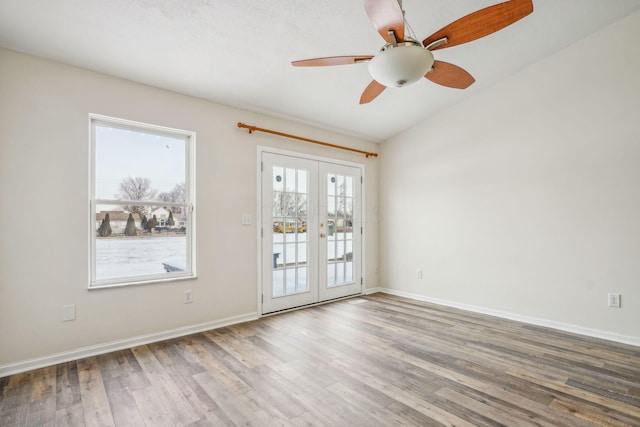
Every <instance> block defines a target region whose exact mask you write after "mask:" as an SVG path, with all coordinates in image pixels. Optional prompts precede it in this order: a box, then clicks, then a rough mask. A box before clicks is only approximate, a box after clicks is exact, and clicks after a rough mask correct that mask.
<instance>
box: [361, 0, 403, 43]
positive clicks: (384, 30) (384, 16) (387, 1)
mask: <svg viewBox="0 0 640 427" xmlns="http://www.w3.org/2000/svg"><path fill="white" fill-rule="evenodd" d="M364 9H365V10H366V11H367V16H369V20H370V21H371V23H372V24H373V26H374V27H375V29H376V30H378V33H380V35H381V36H382V38H383V39H385V40H386V41H387V43H393V42H394V40H393V39H392V38H391V36H389V30H392V31H393V32H394V33H395V37H396V41H398V42H401V41H403V40H404V14H403V13H402V8H401V7H400V4H399V3H398V0H364Z"/></svg>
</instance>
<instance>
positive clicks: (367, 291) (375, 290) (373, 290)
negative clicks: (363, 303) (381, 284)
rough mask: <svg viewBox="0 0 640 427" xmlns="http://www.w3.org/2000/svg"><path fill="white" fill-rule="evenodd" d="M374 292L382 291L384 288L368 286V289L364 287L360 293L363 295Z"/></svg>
mask: <svg viewBox="0 0 640 427" xmlns="http://www.w3.org/2000/svg"><path fill="white" fill-rule="evenodd" d="M376 292H384V288H369V289H365V290H364V291H363V292H362V293H363V294H364V295H371V294H375V293H376Z"/></svg>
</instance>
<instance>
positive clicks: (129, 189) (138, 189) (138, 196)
mask: <svg viewBox="0 0 640 427" xmlns="http://www.w3.org/2000/svg"><path fill="white" fill-rule="evenodd" d="M119 190H120V194H118V195H116V197H118V198H120V199H122V200H152V199H153V198H154V197H155V196H156V194H157V191H156V190H154V189H152V188H151V180H150V179H149V178H143V177H140V176H138V177H135V178H132V177H130V176H128V177H126V178H125V179H123V180H122V182H121V183H120V187H119ZM122 208H123V209H124V210H125V211H128V212H131V213H137V214H138V215H144V211H145V209H144V206H123V207H122Z"/></svg>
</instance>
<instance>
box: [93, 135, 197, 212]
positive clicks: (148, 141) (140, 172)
mask: <svg viewBox="0 0 640 427" xmlns="http://www.w3.org/2000/svg"><path fill="white" fill-rule="evenodd" d="M95 172H96V198H99V199H112V198H114V196H115V195H116V194H118V193H119V190H118V188H119V186H120V183H121V182H122V180H123V179H125V178H126V177H128V176H131V177H132V178H135V177H143V178H149V179H150V180H151V188H153V189H154V190H156V191H157V192H158V193H162V192H170V191H171V190H172V189H173V188H174V187H175V186H176V184H180V183H183V182H185V142H184V139H183V138H174V137H167V136H160V135H152V134H146V133H142V132H135V131H131V130H124V129H117V128H109V127H104V126H100V125H96V165H95Z"/></svg>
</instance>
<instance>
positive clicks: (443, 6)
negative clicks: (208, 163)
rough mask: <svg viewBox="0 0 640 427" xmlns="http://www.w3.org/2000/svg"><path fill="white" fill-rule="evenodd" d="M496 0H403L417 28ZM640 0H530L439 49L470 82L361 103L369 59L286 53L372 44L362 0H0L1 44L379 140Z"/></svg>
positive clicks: (391, 92)
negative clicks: (528, 9) (313, 64)
mask: <svg viewBox="0 0 640 427" xmlns="http://www.w3.org/2000/svg"><path fill="white" fill-rule="evenodd" d="M498 2H499V1H491V0H451V1H447V2H442V1H437V0H404V1H403V9H404V10H405V11H406V18H407V20H408V22H409V24H410V25H411V27H412V28H413V30H414V32H415V34H416V36H417V37H418V38H419V39H422V38H424V37H426V36H428V35H430V34H431V33H433V32H435V31H436V30H438V29H440V28H441V27H443V26H445V25H447V24H448V23H450V22H451V21H454V20H455V19H457V18H459V17H461V16H464V15H466V14H468V13H471V12H474V11H476V10H478V9H481V8H483V7H486V6H490V5H492V4H496V3H498ZM638 9H640V0H615V1H606V0H534V12H533V14H532V15H529V16H528V17H526V18H524V19H523V20H521V21H518V22H516V23H515V24H513V25H511V26H510V27H507V28H506V29H504V30H502V31H500V32H498V33H495V34H492V35H490V36H488V37H485V38H483V39H480V40H477V41H474V42H472V43H468V44H464V45H460V46H456V47H452V48H450V49H443V50H438V51H436V52H435V56H436V59H439V60H443V61H447V62H451V63H454V64H456V65H459V66H461V67H463V68H464V69H466V70H467V71H469V72H470V73H471V74H472V75H473V76H474V77H475V79H476V83H475V84H474V85H472V86H471V87H470V88H469V89H466V90H464V91H460V90H456V89H449V88H445V87H441V86H438V85H435V84H433V83H431V82H429V81H427V80H425V79H422V80H421V81H420V82H418V83H416V84H414V85H412V86H409V87H405V88H402V89H388V90H386V91H385V92H384V93H382V95H380V96H379V97H378V98H377V99H376V100H374V101H373V102H372V103H371V104H368V105H359V104H358V100H359V98H360V94H361V93H362V91H363V90H364V88H365V87H366V86H367V85H368V84H369V82H370V81H371V77H370V76H369V74H368V71H367V65H366V64H357V65H348V66H337V67H322V68H294V67H292V66H291V65H290V62H291V61H292V60H295V59H306V58H314V57H320V56H334V55H351V54H357V55H371V54H375V53H376V52H377V51H378V50H379V48H380V47H381V46H382V45H383V44H384V42H383V40H382V38H381V37H380V36H379V35H378V33H377V32H376V30H375V29H374V28H373V26H372V25H371V23H370V22H369V21H368V19H367V15H366V13H365V11H364V8H363V6H362V2H361V1H359V0H348V1H347V0H268V1H267V0H188V1H187V0H182V1H179V0H109V1H104V0H48V1H38V0H0V46H2V47H6V48H9V49H12V50H16V51H20V52H25V53H29V54H33V55H37V56H42V57H45V58H51V59H54V60H58V61H61V62H65V63H69V64H73V65H76V66H79V67H83V68H87V69H90V70H95V71H99V72H103V73H106V74H111V75H114V76H118V77H122V78H125V79H129V80H133V81H137V82H141V83H145V84H149V85H152V86H157V87H161V88H165V89H169V90H173V91H176V92H180V93H184V94H188V95H192V96H196V97H200V98H205V99H209V100H211V101H215V102H219V103H222V104H227V105H231V106H236V107H240V108H244V109H247V110H251V111H257V112H262V113H266V114H270V115H274V116H279V117H286V118H290V119H293V120H297V121H302V122H305V123H309V124H312V125H315V126H318V127H322V128H326V129H331V130H334V131H338V132H342V133H347V134H351V135H356V136H359V137H362V138H365V139H369V140H373V141H382V140H385V139H387V138H389V137H391V136H393V135H395V134H397V133H399V132H402V131H403V130H405V129H407V128H409V127H411V126H413V125H414V124H416V123H417V122H419V121H420V120H422V119H424V118H425V117H428V116H430V115H433V114H435V113H437V112H438V111H439V110H442V109H444V108H447V107H448V106H450V105H452V104H454V103H456V102H459V101H460V100H461V99H463V97H466V96H473V94H474V92H477V91H479V90H482V88H485V87H487V86H489V85H491V84H493V83H495V82H496V81H499V80H501V79H503V78H505V77H507V76H509V75H511V74H513V73H515V72H517V71H519V70H521V69H522V68H524V67H526V66H527V65H528V64H531V63H533V62H536V61H538V60H540V59H542V58H544V57H546V56H548V55H550V54H552V53H554V52H556V51H558V50H560V49H562V48H564V47H566V46H568V45H570V44H572V43H574V42H576V41H577V40H579V39H581V38H583V37H585V36H587V35H589V34H591V33H593V32H595V31H597V30H598V29H600V28H602V27H603V26H605V25H607V24H609V23H611V22H614V21H616V20H618V19H620V18H622V17H624V16H626V15H628V14H630V13H632V12H633V11H635V10H638ZM628 42H629V43H631V42H634V43H637V42H638V41H637V40H636V41H631V40H629V41H628ZM550 72H551V71H550Z"/></svg>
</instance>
